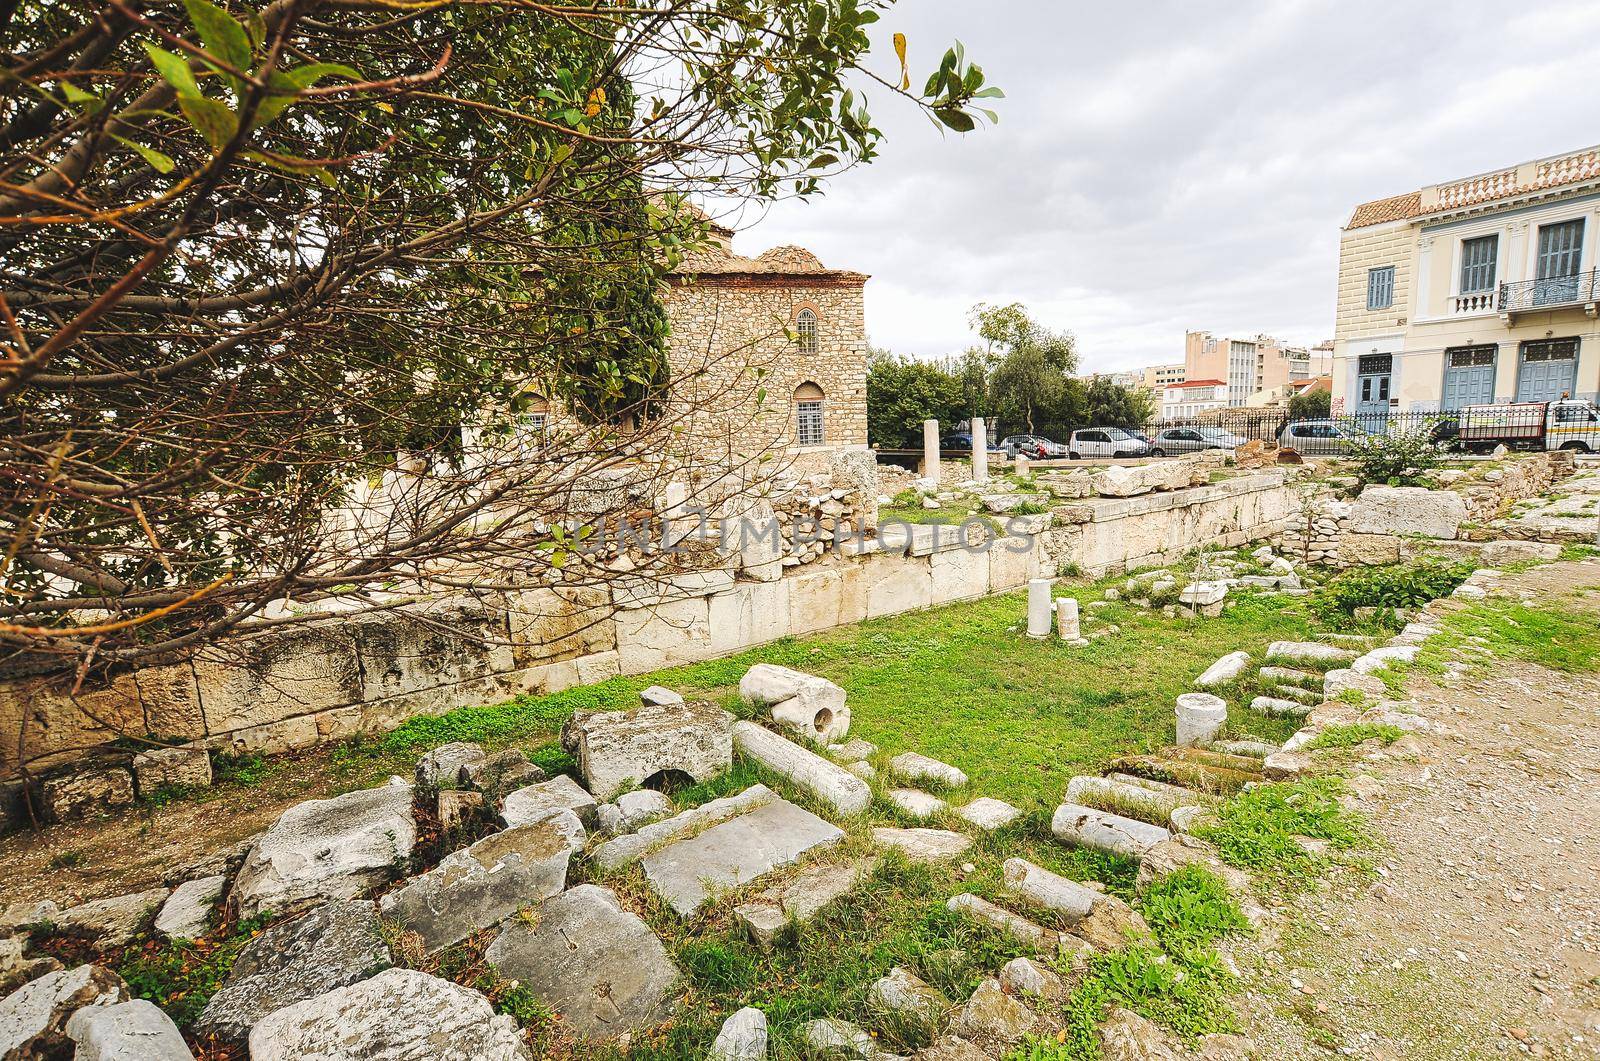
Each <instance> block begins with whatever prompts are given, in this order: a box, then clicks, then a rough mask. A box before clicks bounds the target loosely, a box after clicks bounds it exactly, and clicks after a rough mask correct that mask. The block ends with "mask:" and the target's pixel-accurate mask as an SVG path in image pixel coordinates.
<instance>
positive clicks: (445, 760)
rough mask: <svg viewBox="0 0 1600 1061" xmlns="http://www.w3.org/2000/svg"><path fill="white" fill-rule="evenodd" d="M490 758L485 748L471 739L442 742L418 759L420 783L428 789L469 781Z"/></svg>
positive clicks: (418, 779)
mask: <svg viewBox="0 0 1600 1061" xmlns="http://www.w3.org/2000/svg"><path fill="white" fill-rule="evenodd" d="M487 758H488V756H486V755H485V754H484V753H483V748H482V747H480V746H479V745H477V744H473V743H472V742H470V741H454V742H452V743H450V744H441V745H439V747H437V748H435V749H433V750H432V751H431V752H429V753H428V754H426V755H424V756H423V757H422V758H421V759H419V760H417V770H416V781H417V787H418V788H420V789H423V790H424V791H427V790H431V789H440V788H455V787H456V786H458V785H463V784H466V783H467V782H468V781H469V780H470V779H471V777H472V774H473V772H474V770H475V768H479V767H481V766H482V765H483V763H484V760H486V759H487Z"/></svg>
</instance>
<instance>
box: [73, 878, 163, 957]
mask: <svg viewBox="0 0 1600 1061" xmlns="http://www.w3.org/2000/svg"><path fill="white" fill-rule="evenodd" d="M166 898H167V889H165V888H151V889H150V890H149V891H143V892H132V893H130V894H128V895H114V896H112V897H111V898H109V899H95V900H93V901H91V902H87V903H80V904H78V905H77V906H73V907H69V908H68V909H66V910H62V911H61V912H60V913H58V914H56V915H55V917H54V918H52V919H51V923H52V924H53V925H54V926H55V927H56V928H57V929H66V930H67V931H69V932H73V933H75V934H78V935H81V936H86V937H89V938H90V939H91V940H92V941H93V942H94V945H95V947H96V949H98V950H102V951H103V950H109V949H111V948H113V947H120V946H122V945H123V944H125V943H128V942H130V941H131V940H132V939H133V937H134V936H135V935H137V934H138V932H139V930H140V929H142V928H144V927H145V926H146V925H147V924H149V923H150V919H151V917H153V916H154V915H155V913H156V912H157V911H158V910H159V909H160V907H161V904H162V903H163V902H165V901H166Z"/></svg>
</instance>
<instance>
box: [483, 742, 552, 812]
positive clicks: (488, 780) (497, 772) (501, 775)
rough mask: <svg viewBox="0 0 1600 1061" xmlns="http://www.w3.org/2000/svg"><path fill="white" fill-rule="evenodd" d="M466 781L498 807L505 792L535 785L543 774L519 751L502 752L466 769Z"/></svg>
mask: <svg viewBox="0 0 1600 1061" xmlns="http://www.w3.org/2000/svg"><path fill="white" fill-rule="evenodd" d="M465 769H466V775H467V782H468V783H469V784H471V785H473V786H474V787H476V788H477V790H478V791H479V792H482V793H483V797H484V799H486V800H488V801H489V802H490V803H492V804H498V803H499V802H500V801H501V800H502V799H504V798H505V797H506V795H507V794H508V793H511V792H515V791H516V790H517V789H519V788H526V787H527V786H528V785H532V784H536V783H538V782H540V781H543V780H544V779H545V776H546V775H545V772H544V771H543V770H541V769H540V768H539V767H537V766H535V765H534V764H533V763H531V762H529V761H528V754H527V753H526V752H524V751H523V750H522V749H520V748H507V749H506V750H505V751H502V752H496V753H495V754H493V755H491V756H489V757H488V758H486V759H484V760H483V761H482V762H480V763H477V764H472V763H469V764H467V766H466V768H465Z"/></svg>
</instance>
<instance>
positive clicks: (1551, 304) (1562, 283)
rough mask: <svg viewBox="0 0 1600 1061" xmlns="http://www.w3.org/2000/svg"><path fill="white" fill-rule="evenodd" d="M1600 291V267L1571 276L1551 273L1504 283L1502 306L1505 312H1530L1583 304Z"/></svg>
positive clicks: (1594, 298) (1500, 299) (1501, 287)
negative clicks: (1538, 277)
mask: <svg viewBox="0 0 1600 1061" xmlns="http://www.w3.org/2000/svg"><path fill="white" fill-rule="evenodd" d="M1597 294H1600V270H1593V269H1591V270H1590V271H1589V272H1587V273H1576V274H1574V275H1572V276H1550V277H1546V278H1545V279H1543V280H1519V281H1518V282H1516V283H1514V284H1501V285H1500V297H1499V300H1498V301H1499V309H1500V312H1501V313H1503V314H1509V313H1528V312H1531V311H1533V310H1541V309H1560V308H1561V307H1563V306H1583V305H1588V304H1589V303H1592V302H1594V301H1595V300H1596V295H1597Z"/></svg>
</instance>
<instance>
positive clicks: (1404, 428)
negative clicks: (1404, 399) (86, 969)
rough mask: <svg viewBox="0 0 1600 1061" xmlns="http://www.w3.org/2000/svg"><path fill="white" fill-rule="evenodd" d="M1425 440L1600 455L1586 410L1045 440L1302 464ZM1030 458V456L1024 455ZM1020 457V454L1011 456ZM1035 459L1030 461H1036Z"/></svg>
mask: <svg viewBox="0 0 1600 1061" xmlns="http://www.w3.org/2000/svg"><path fill="white" fill-rule="evenodd" d="M1380 435H1381V436H1389V437H1391V438H1393V437H1399V436H1402V435H1404V436H1421V437H1424V438H1426V439H1428V440H1429V441H1431V442H1435V443H1437V444H1438V445H1440V446H1441V447H1442V448H1444V449H1445V450H1447V451H1449V452H1453V453H1488V452H1491V451H1493V450H1494V449H1495V448H1496V447H1498V446H1502V445H1503V446H1506V447H1507V448H1508V449H1525V450H1541V449H1573V450H1578V451H1580V452H1593V451H1600V420H1597V418H1596V415H1595V413H1594V410H1593V408H1592V407H1587V406H1585V405H1578V404H1574V405H1567V406H1563V405H1551V406H1549V407H1548V409H1547V408H1546V407H1544V406H1525V405H1524V406H1478V407H1474V408H1471V409H1466V410H1457V411H1452V412H1437V413H1402V412H1371V413H1367V412H1362V413H1352V414H1336V415H1333V416H1329V417H1323V418H1315V419H1305V418H1297V417H1291V416H1289V415H1288V414H1287V413H1286V412H1284V411H1283V410H1272V409H1228V410H1218V411H1217V412H1214V413H1209V414H1206V415H1205V416H1201V417H1196V418H1193V419H1183V420H1151V421H1148V422H1145V423H1137V424H1118V425H1084V426H1082V427H1079V428H1075V429H1073V430H1072V431H1063V432H1061V434H1060V435H1059V436H1056V435H1054V434H1052V435H1046V436H1045V437H1046V438H1050V439H1051V440H1052V441H1057V442H1060V443H1061V444H1063V445H1064V446H1066V447H1067V448H1068V450H1069V455H1071V456H1077V457H1080V458H1094V457H1118V456H1144V455H1159V456H1178V455H1180V454H1184V453H1194V452H1199V451H1201V450H1206V449H1233V448H1235V447H1237V446H1240V445H1243V444H1244V443H1246V442H1250V441H1260V442H1263V443H1265V444H1267V445H1269V446H1273V445H1276V446H1281V447H1283V448H1285V449H1293V450H1295V451H1297V452H1299V453H1300V454H1301V455H1303V456H1339V455H1342V454H1345V453H1348V452H1350V451H1351V450H1352V449H1354V448H1357V447H1359V445H1360V444H1361V440H1363V439H1370V438H1371V437H1373V436H1380ZM1024 452H1026V450H1024ZM1010 455H1014V454H1010ZM1034 455H1035V454H1031V453H1030V454H1029V456H1034Z"/></svg>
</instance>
